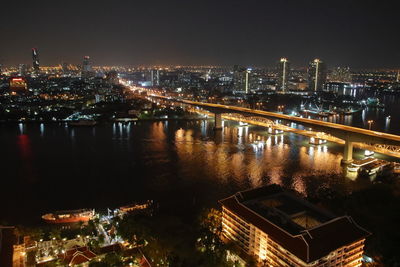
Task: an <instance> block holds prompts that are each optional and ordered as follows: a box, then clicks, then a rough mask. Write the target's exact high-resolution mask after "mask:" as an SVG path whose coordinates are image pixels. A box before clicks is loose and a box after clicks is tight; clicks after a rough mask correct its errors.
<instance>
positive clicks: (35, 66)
mask: <svg viewBox="0 0 400 267" xmlns="http://www.w3.org/2000/svg"><path fill="white" fill-rule="evenodd" d="M32 60H33V70H34V72H36V73H39V71H40V64H39V54H38V51H37V49H36V48H32Z"/></svg>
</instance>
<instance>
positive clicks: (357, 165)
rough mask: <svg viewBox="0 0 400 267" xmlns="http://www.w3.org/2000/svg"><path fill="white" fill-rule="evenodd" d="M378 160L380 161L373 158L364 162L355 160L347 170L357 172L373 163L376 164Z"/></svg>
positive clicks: (367, 158) (368, 158)
mask: <svg viewBox="0 0 400 267" xmlns="http://www.w3.org/2000/svg"><path fill="white" fill-rule="evenodd" d="M377 160H378V159H376V158H372V157H366V158H364V159H362V160H355V161H353V162H352V163H351V164H350V165H349V166H348V167H347V170H348V171H350V172H357V171H358V170H359V169H360V168H361V167H363V166H365V165H368V164H370V163H372V162H375V161H377Z"/></svg>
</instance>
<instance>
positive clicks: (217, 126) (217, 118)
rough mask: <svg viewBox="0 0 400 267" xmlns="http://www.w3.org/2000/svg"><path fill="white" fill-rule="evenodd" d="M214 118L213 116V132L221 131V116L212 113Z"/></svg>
mask: <svg viewBox="0 0 400 267" xmlns="http://www.w3.org/2000/svg"><path fill="white" fill-rule="evenodd" d="M214 116H215V124H214V130H222V115H221V113H214Z"/></svg>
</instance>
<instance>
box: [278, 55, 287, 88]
mask: <svg viewBox="0 0 400 267" xmlns="http://www.w3.org/2000/svg"><path fill="white" fill-rule="evenodd" d="M289 73H290V63H289V60H288V59H287V58H281V60H280V61H279V62H278V73H277V74H278V75H277V76H278V90H280V91H282V92H285V91H286V90H287V84H288V80H289Z"/></svg>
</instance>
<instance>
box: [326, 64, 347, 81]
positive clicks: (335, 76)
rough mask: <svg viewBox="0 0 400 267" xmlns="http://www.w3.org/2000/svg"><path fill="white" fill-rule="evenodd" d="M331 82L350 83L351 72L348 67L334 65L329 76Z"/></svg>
mask: <svg viewBox="0 0 400 267" xmlns="http://www.w3.org/2000/svg"><path fill="white" fill-rule="evenodd" d="M329 81H331V82H342V83H351V82H352V78H351V72H350V68H349V67H336V68H334V69H333V70H332V72H331V75H330V77H329Z"/></svg>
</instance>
